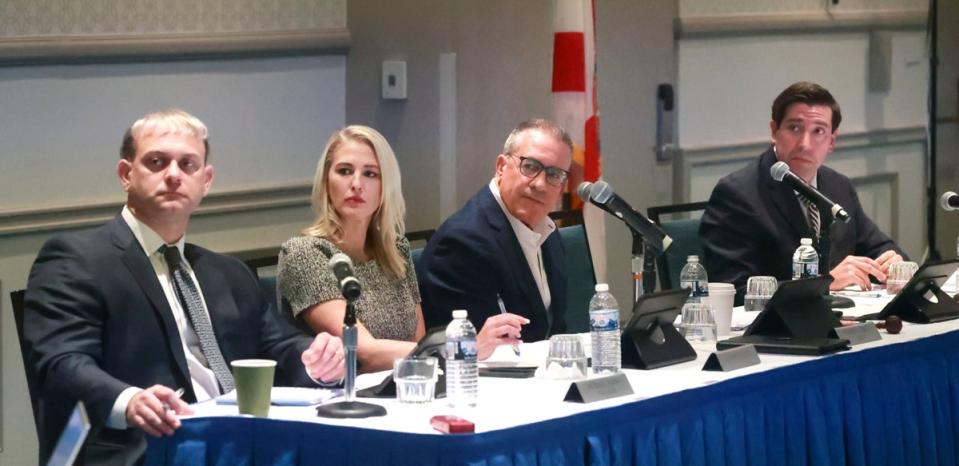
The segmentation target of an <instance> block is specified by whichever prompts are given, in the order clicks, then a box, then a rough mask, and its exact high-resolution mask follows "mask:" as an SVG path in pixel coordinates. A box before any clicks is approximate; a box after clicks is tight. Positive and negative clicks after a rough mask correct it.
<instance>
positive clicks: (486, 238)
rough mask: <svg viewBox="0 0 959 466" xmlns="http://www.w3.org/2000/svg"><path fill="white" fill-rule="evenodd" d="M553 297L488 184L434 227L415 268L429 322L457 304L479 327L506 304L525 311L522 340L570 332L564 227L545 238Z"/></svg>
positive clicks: (439, 321)
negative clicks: (542, 289)
mask: <svg viewBox="0 0 959 466" xmlns="http://www.w3.org/2000/svg"><path fill="white" fill-rule="evenodd" d="M542 252H543V262H544V264H543V266H544V269H545V270H546V277H547V282H548V284H549V292H550V296H551V299H552V302H551V304H550V308H549V310H548V312H547V309H546V308H545V306H543V299H542V298H541V297H540V294H539V289H538V288H537V287H536V282H535V281H534V280H533V274H532V272H530V269H529V265H528V263H527V262H526V256H524V255H523V250H522V248H521V247H520V245H519V241H518V240H517V239H516V234H515V233H514V232H513V227H512V226H511V225H510V223H509V220H508V219H507V218H506V214H504V213H503V210H502V209H501V208H500V206H499V204H498V203H497V202H496V199H495V198H494V197H493V193H492V192H490V190H489V187H484V188H483V189H481V190H480V192H479V193H477V194H476V195H475V196H473V198H472V199H470V201H469V202H467V203H466V205H465V206H463V208H462V209H461V210H460V211H459V212H457V213H456V214H454V215H453V216H451V217H450V218H448V219H447V220H446V221H445V222H443V225H441V226H440V228H439V229H438V230H437V231H436V233H435V234H434V235H433V237H432V238H430V241H429V244H427V245H426V249H424V250H423V255H422V256H421V257H420V260H419V263H418V264H417V267H416V275H417V278H418V280H419V285H420V297H421V298H422V300H423V302H422V306H423V317H424V320H425V321H426V326H427V328H432V327H437V326H446V325H447V324H449V322H450V320H451V319H452V311H453V310H455V309H466V310H467V311H468V312H469V319H470V321H472V322H473V325H475V326H476V329H477V331H479V329H481V328H482V326H483V324H484V323H485V322H486V319H487V318H488V317H490V316H493V315H496V314H499V313H500V310H499V306H498V305H497V303H496V295H497V294H499V295H500V296H501V297H502V298H503V302H504V303H505V304H506V309H507V310H509V311H510V312H512V313H514V314H518V315H521V316H524V317H526V318H528V319H529V320H530V323H529V324H528V325H526V326H524V327H523V331H522V335H523V341H538V340H544V339H546V338H548V337H549V336H550V335H553V334H557V333H563V332H565V331H566V319H565V317H564V315H565V312H566V252H565V249H564V248H563V242H562V239H560V236H559V232H558V231H554V232H553V233H552V234H550V236H549V238H547V239H546V242H545V243H543V245H542Z"/></svg>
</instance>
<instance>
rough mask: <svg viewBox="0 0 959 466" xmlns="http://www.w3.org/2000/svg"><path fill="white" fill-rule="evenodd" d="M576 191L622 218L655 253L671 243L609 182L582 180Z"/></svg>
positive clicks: (670, 240)
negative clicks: (619, 194)
mask: <svg viewBox="0 0 959 466" xmlns="http://www.w3.org/2000/svg"><path fill="white" fill-rule="evenodd" d="M576 193H577V194H579V197H580V199H582V200H583V201H584V202H585V201H589V202H592V203H593V204H595V205H596V206H598V207H599V208H600V209H603V210H605V211H606V212H608V213H610V214H612V215H613V216H614V217H616V218H619V219H620V220H622V221H623V222H624V223H625V224H626V226H628V227H629V229H630V230H632V231H634V232H635V233H638V234H639V235H640V236H642V237H643V238H645V240H646V242H647V244H648V245H649V246H650V247H651V248H653V249H655V250H656V252H657V254H658V253H662V252H663V251H664V250H666V248H668V247H669V245H670V244H672V242H673V239H672V238H670V237H669V235H667V234H666V233H665V232H664V231H663V230H662V229H661V228H659V226H658V225H656V224H655V223H653V222H651V221H650V220H649V219H648V218H646V217H645V216H644V215H643V214H641V213H639V212H637V211H636V209H634V208H633V207H632V206H630V205H629V203H627V202H626V201H625V200H623V198H621V197H619V196H618V195H616V193H615V192H613V187H612V186H610V185H609V183H607V182H605V181H597V182H596V183H590V182H589V181H584V182H582V183H580V184H579V186H578V187H577V188H576Z"/></svg>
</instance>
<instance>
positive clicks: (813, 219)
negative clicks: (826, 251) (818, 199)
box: [799, 195, 819, 239]
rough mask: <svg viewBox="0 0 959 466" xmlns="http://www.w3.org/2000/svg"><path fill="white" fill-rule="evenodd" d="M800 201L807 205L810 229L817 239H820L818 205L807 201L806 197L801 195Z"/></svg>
mask: <svg viewBox="0 0 959 466" xmlns="http://www.w3.org/2000/svg"><path fill="white" fill-rule="evenodd" d="M799 200H801V201H802V203H803V204H806V217H807V220H809V228H810V229H811V230H812V231H813V233H814V234H815V235H816V238H817V239H818V238H819V207H818V206H816V203H815V202H813V201H811V200H809V199H807V198H806V196H803V195H800V196H799Z"/></svg>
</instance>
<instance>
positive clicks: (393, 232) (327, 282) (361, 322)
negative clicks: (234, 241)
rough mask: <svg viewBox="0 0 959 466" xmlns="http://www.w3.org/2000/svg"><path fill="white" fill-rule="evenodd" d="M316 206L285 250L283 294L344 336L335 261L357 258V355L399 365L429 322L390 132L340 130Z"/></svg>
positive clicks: (319, 178) (320, 169)
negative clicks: (359, 290) (335, 257)
mask: <svg viewBox="0 0 959 466" xmlns="http://www.w3.org/2000/svg"><path fill="white" fill-rule="evenodd" d="M312 204H313V210H314V211H315V212H316V214H317V218H316V221H315V222H313V224H312V225H310V226H309V227H308V228H306V229H304V230H303V235H302V236H298V237H295V238H292V239H290V240H289V241H287V242H286V243H284V244H283V247H282V248H281V250H280V260H279V281H280V293H281V294H282V295H283V297H284V298H286V300H287V301H288V302H289V303H290V306H291V308H292V311H293V315H294V316H295V317H296V318H297V319H302V321H303V322H305V323H306V324H307V325H309V327H310V328H311V329H313V331H314V332H317V333H319V332H328V333H331V334H333V335H337V336H340V335H341V334H342V327H343V316H344V314H345V313H346V301H345V300H343V298H342V296H341V295H340V289H339V284H338V283H337V281H336V279H335V278H334V276H333V273H332V272H330V271H329V270H328V268H327V263H328V262H329V260H330V257H332V256H333V255H334V254H336V253H339V252H342V253H345V254H346V255H348V256H350V258H351V259H352V260H353V268H354V271H355V273H356V276H357V278H358V279H359V280H360V282H361V283H362V284H363V294H362V296H360V298H359V299H358V300H357V301H356V303H355V306H356V316H357V321H358V322H357V330H358V335H359V344H358V346H357V358H358V360H359V362H360V364H361V366H362V370H363V371H365V372H373V371H378V370H384V369H391V368H392V365H393V360H394V359H396V358H399V357H402V356H404V355H405V354H407V353H408V352H409V351H410V350H412V349H413V347H414V346H415V342H416V341H417V340H419V339H420V338H421V337H422V336H423V334H424V333H425V327H424V323H423V311H422V309H421V308H420V295H419V290H418V288H417V284H416V273H415V272H414V270H413V262H412V260H411V259H410V244H409V241H407V240H406V238H405V237H404V236H403V235H404V229H405V225H404V220H403V217H404V215H405V213H406V206H405V203H404V202H403V193H402V190H401V187H400V170H399V165H398V164H397V162H396V156H395V155H394V154H393V149H391V148H390V145H389V143H387V142H386V139H385V138H384V137H383V135H381V134H380V133H379V132H377V131H376V130H374V129H373V128H369V127H366V126H359V125H354V126H348V127H346V128H344V129H342V130H339V131H337V132H336V133H334V134H333V136H332V137H330V141H329V142H328V143H327V145H326V149H325V150H324V151H323V155H322V157H320V161H319V163H318V164H317V168H316V176H315V177H314V179H313V195H312Z"/></svg>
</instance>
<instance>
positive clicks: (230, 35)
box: [0, 27, 350, 63]
mask: <svg viewBox="0 0 959 466" xmlns="http://www.w3.org/2000/svg"><path fill="white" fill-rule="evenodd" d="M349 44H350V32H349V30H348V29H347V28H345V27H342V28H323V29H307V30H292V31H261V32H217V33H159V34H109V35H76V36H70V35H60V36H26V37H0V61H2V62H8V63H9V62H12V63H31V62H57V61H69V60H80V61H83V60H92V59H105V58H106V59H120V60H122V59H130V60H144V59H148V58H163V57H171V58H176V57H188V56H191V55H232V54H250V55H255V54H265V53H268V52H269V53H282V52H304V53H322V52H333V51H337V50H342V49H345V48H347V47H348V46H349Z"/></svg>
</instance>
